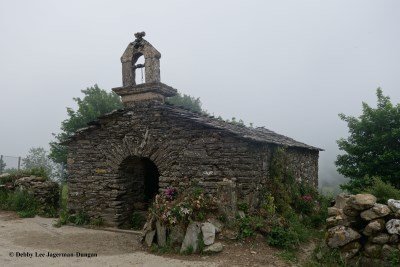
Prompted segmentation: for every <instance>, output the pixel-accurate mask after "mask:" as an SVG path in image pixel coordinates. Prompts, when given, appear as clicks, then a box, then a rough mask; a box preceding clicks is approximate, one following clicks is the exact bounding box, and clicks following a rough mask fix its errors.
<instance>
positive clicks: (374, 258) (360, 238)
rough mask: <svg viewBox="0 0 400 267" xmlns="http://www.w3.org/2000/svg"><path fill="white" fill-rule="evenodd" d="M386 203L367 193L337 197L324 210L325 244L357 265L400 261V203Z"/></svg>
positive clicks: (381, 264) (392, 201)
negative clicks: (333, 203)
mask: <svg viewBox="0 0 400 267" xmlns="http://www.w3.org/2000/svg"><path fill="white" fill-rule="evenodd" d="M387 204H388V205H385V204H379V203H376V197H375V196H373V195H370V194H358V195H346V194H340V195H338V196H337V198H336V203H335V206H333V207H331V208H329V209H328V213H329V216H330V217H329V218H328V219H327V227H328V231H327V237H326V242H327V245H328V246H329V247H331V248H338V249H339V250H340V252H341V254H342V256H343V257H344V258H345V259H346V260H348V261H350V262H352V261H358V262H360V263H361V266H392V263H393V258H394V257H396V256H397V260H399V259H400V239H399V235H400V219H399V218H400V201H399V200H393V199H390V200H389V201H388V203H387ZM357 256H360V257H357Z"/></svg>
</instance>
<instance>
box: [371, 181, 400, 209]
mask: <svg viewBox="0 0 400 267" xmlns="http://www.w3.org/2000/svg"><path fill="white" fill-rule="evenodd" d="M365 193H370V194H372V195H374V196H376V198H377V201H378V202H379V203H383V204H386V203H387V201H388V200H389V199H391V198H393V199H400V190H399V189H397V188H395V187H394V186H393V185H391V184H390V183H385V182H383V181H382V180H381V179H380V178H379V177H373V178H372V184H371V185H370V186H369V187H368V188H367V189H366V190H365Z"/></svg>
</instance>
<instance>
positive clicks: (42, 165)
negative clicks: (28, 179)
mask: <svg viewBox="0 0 400 267" xmlns="http://www.w3.org/2000/svg"><path fill="white" fill-rule="evenodd" d="M22 166H23V168H24V169H25V170H28V171H31V170H38V173H37V174H34V175H36V176H41V177H46V178H48V177H50V176H52V174H53V172H54V170H55V166H54V164H53V163H52V162H51V160H50V159H49V157H48V155H47V151H46V150H45V149H44V148H43V147H32V148H31V149H29V152H28V155H27V156H26V157H25V158H23V159H22Z"/></svg>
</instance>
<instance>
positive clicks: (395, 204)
mask: <svg viewBox="0 0 400 267" xmlns="http://www.w3.org/2000/svg"><path fill="white" fill-rule="evenodd" d="M388 206H389V208H390V209H391V210H392V211H393V213H394V214H396V215H400V200H395V199H389V200H388Z"/></svg>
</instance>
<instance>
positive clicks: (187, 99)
mask: <svg viewBox="0 0 400 267" xmlns="http://www.w3.org/2000/svg"><path fill="white" fill-rule="evenodd" d="M167 103H170V104H172V105H175V106H182V107H184V108H187V109H189V110H191V111H194V112H204V110H203V109H202V108H201V101H200V98H199V97H198V98H195V97H193V96H190V95H185V94H181V93H179V92H178V94H177V95H175V96H173V97H169V98H167Z"/></svg>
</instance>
